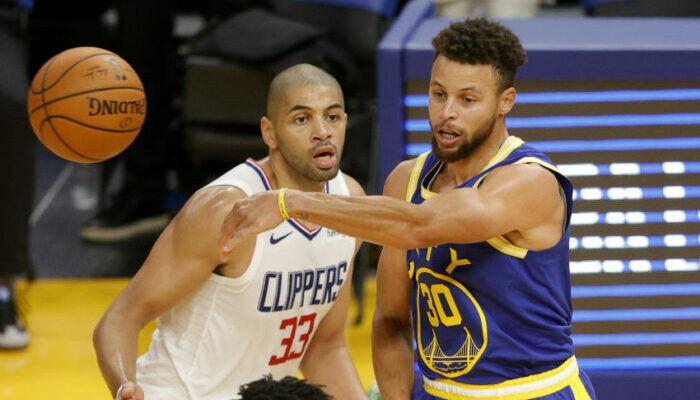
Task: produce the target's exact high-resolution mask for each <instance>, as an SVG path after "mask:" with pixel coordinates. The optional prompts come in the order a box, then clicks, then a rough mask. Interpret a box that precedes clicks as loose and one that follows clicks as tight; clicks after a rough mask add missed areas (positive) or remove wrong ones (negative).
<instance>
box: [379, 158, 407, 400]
mask: <svg viewBox="0 0 700 400" xmlns="http://www.w3.org/2000/svg"><path fill="white" fill-rule="evenodd" d="M414 163H415V161H414V160H410V161H404V162H403V163H401V164H399V165H398V166H397V167H396V168H395V169H394V171H393V172H392V173H391V174H390V175H389V177H388V178H387V181H386V183H385V185H384V195H386V196H391V197H396V198H399V199H405V197H406V187H407V186H408V179H409V175H410V172H411V169H412V167H413V164H414ZM410 300H411V281H410V279H409V277H408V270H407V268H406V250H402V249H396V248H392V247H388V246H384V248H383V249H382V253H381V255H380V257H379V265H378V266H377V303H376V306H375V310H374V317H373V319H372V362H373V365H374V374H375V376H376V378H377V385H378V386H379V392H380V394H381V398H382V399H383V400H393V399H401V400H407V399H409V398H410V397H411V388H412V386H413V340H412V328H411V317H410V313H411V302H410Z"/></svg>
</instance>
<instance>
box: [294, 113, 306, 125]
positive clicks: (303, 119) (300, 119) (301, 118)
mask: <svg viewBox="0 0 700 400" xmlns="http://www.w3.org/2000/svg"><path fill="white" fill-rule="evenodd" d="M308 120H309V118H307V117H306V115H299V116H298V117H296V118H294V122H296V123H297V124H305V123H306V122H307V121H308Z"/></svg>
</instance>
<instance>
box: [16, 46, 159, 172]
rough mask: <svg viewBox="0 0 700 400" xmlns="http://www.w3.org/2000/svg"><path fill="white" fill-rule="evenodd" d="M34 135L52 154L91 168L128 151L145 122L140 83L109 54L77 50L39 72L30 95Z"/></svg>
mask: <svg viewBox="0 0 700 400" xmlns="http://www.w3.org/2000/svg"><path fill="white" fill-rule="evenodd" d="M27 112H28V113H29V120H30V122H31V124H32V129H33V130H34V133H35V134H36V136H37V137H38V138H39V140H40V141H41V143H43V144H44V145H45V146H46V147H48V148H49V149H50V150H51V151H52V152H53V153H54V154H56V155H58V156H60V157H63V158H65V159H67V160H70V161H76V162H81V163H92V162H98V161H103V160H106V159H108V158H111V157H114V156H115V155H117V154H119V153H121V152H122V151H123V150H124V149H126V148H127V147H128V146H129V145H130V144H131V142H133V141H134V139H135V138H136V136H137V135H138V134H139V131H140V130H141V125H143V121H144V119H145V117H146V96H145V93H144V91H143V84H142V83H141V79H139V77H138V75H137V74H136V72H134V70H133V69H132V68H131V66H130V65H129V64H128V63H127V62H126V61H124V60H123V59H122V58H121V57H119V56H118V55H116V54H114V53H112V52H111V51H108V50H104V49H100V48H97V47H76V48H72V49H69V50H66V51H64V52H62V53H59V54H57V55H55V56H54V57H52V58H51V59H50V60H49V61H47V62H46V63H45V64H44V65H43V66H42V67H41V69H39V71H38V72H37V73H36V75H35V76H34V79H33V80H32V86H31V88H30V89H29V94H28V96H27Z"/></svg>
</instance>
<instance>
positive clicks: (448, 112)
mask: <svg viewBox="0 0 700 400" xmlns="http://www.w3.org/2000/svg"><path fill="white" fill-rule="evenodd" d="M455 119H457V104H456V100H455V98H454V97H452V96H450V97H448V98H447V100H446V101H445V103H444V104H443V107H442V120H443V121H454V120H455Z"/></svg>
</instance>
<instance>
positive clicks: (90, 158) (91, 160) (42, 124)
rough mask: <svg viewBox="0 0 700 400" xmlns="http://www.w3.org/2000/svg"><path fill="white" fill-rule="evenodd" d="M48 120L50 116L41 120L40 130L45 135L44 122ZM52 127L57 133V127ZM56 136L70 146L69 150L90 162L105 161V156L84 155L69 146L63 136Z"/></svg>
mask: <svg viewBox="0 0 700 400" xmlns="http://www.w3.org/2000/svg"><path fill="white" fill-rule="evenodd" d="M48 122H49V119H48V118H45V119H44V120H43V121H41V124H40V125H39V131H40V132H42V136H43V131H42V128H43V126H44V124H46V123H48ZM49 125H51V124H49ZM51 128H52V129H54V134H55V133H56V132H55V128H54V127H53V126H51ZM56 136H57V137H58V138H59V139H60V140H61V142H62V143H63V144H65V145H66V147H68V149H69V150H71V151H72V152H74V153H75V154H76V155H78V156H80V157H83V158H84V159H85V160H88V162H97V161H103V160H104V158H92V157H88V156H84V155H82V154H80V153H78V152H77V151H75V150H73V149H72V148H71V147H70V146H68V144H66V142H64V141H63V138H61V136H59V135H56Z"/></svg>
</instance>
